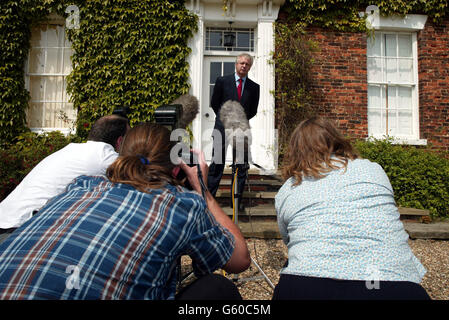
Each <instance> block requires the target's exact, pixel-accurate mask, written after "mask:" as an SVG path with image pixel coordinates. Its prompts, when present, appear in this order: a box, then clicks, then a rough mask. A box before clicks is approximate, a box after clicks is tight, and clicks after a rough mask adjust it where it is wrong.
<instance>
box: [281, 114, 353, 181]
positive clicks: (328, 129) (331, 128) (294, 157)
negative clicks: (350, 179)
mask: <svg viewBox="0 0 449 320" xmlns="http://www.w3.org/2000/svg"><path fill="white" fill-rule="evenodd" d="M357 158H358V155H357V153H356V152H355V151H354V149H353V148H352V146H351V143H350V142H349V141H348V140H347V139H345V137H344V136H343V135H342V134H341V133H340V131H339V130H338V129H337V127H336V126H335V124H334V123H332V122H331V121H330V120H327V119H324V118H320V117H313V118H310V119H307V120H304V121H302V122H301V123H300V124H299V125H298V126H297V127H296V129H295V130H294V131H293V133H292V136H291V138H290V144H289V146H288V150H287V154H286V158H285V162H284V163H285V164H284V167H283V169H282V176H283V178H284V179H288V178H290V177H294V178H295V180H296V182H295V185H298V184H300V183H301V182H302V179H303V177H314V178H317V179H319V178H322V177H324V174H325V173H328V172H330V171H332V170H335V169H340V168H346V166H347V164H348V159H350V160H354V159H357Z"/></svg>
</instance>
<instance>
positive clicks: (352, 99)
mask: <svg viewBox="0 0 449 320" xmlns="http://www.w3.org/2000/svg"><path fill="white" fill-rule="evenodd" d="M307 34H308V37H310V39H312V40H313V41H315V42H316V43H317V45H318V49H319V51H318V52H317V54H316V55H314V58H315V63H314V65H313V68H312V79H313V80H312V96H313V97H314V98H313V102H314V104H315V107H316V108H317V109H318V111H319V114H320V115H322V116H326V117H328V118H331V119H334V120H336V121H337V123H338V124H339V127H340V128H341V129H342V130H343V131H344V132H345V133H347V134H348V135H350V136H352V137H355V138H364V137H366V136H367V132H368V120H367V105H368V98H367V81H366V79H367V74H366V61H367V58H366V34H364V33H350V32H349V33H342V32H333V31H329V30H324V29H321V28H309V29H307Z"/></svg>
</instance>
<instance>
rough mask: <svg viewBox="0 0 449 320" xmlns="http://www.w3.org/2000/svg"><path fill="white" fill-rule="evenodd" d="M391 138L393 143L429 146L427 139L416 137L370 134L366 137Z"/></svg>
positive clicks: (374, 138) (370, 138) (368, 139)
mask: <svg viewBox="0 0 449 320" xmlns="http://www.w3.org/2000/svg"><path fill="white" fill-rule="evenodd" d="M386 139H391V143H392V144H407V145H412V146H427V139H414V138H398V137H386V136H370V137H368V138H366V140H367V141H370V140H386Z"/></svg>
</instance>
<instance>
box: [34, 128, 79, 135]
mask: <svg viewBox="0 0 449 320" xmlns="http://www.w3.org/2000/svg"><path fill="white" fill-rule="evenodd" d="M30 130H31V132H35V133H38V134H42V133H45V132H52V131H60V132H61V133H62V134H63V135H65V136H67V135H69V134H70V133H73V134H74V133H75V131H74V130H73V131H71V130H70V129H68V128H30Z"/></svg>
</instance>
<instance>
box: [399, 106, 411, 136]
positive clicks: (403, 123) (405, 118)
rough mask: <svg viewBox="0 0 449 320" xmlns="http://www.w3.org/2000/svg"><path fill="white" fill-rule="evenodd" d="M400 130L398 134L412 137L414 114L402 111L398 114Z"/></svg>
mask: <svg viewBox="0 0 449 320" xmlns="http://www.w3.org/2000/svg"><path fill="white" fill-rule="evenodd" d="M398 120H399V128H398V133H399V134H403V135H411V134H412V133H413V130H412V112H411V111H405V110H401V111H399V113H398Z"/></svg>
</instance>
